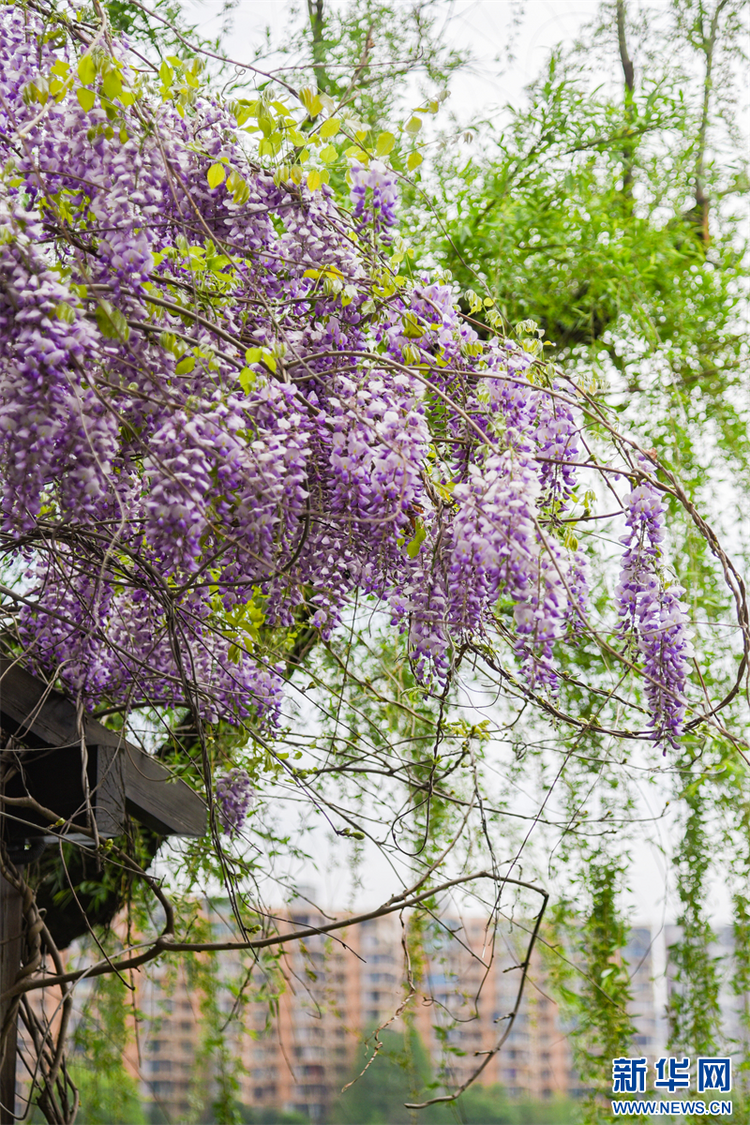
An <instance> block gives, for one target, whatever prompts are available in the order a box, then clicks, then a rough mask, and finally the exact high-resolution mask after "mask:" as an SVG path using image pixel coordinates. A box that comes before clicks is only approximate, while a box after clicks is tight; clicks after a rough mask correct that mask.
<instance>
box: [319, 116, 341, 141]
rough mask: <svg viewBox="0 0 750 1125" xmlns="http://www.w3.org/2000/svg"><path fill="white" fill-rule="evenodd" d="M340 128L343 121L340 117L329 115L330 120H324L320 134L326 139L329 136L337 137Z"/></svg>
mask: <svg viewBox="0 0 750 1125" xmlns="http://www.w3.org/2000/svg"><path fill="white" fill-rule="evenodd" d="M340 128H341V122H340V121H339V119H338V117H329V118H328V120H327V121H324V122H323V124H322V125H321V126H320V135H321V137H323V138H324V139H326V138H327V137H335V136H336V134H337V133H338V131H339V129H340Z"/></svg>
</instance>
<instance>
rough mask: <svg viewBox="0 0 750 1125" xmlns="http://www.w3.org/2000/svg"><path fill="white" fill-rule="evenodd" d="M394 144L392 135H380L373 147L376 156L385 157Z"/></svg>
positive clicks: (394, 139)
mask: <svg viewBox="0 0 750 1125" xmlns="http://www.w3.org/2000/svg"><path fill="white" fill-rule="evenodd" d="M395 143H396V138H395V137H394V135H393V133H381V134H380V136H379V137H378V143H377V144H376V145H375V155H376V156H387V155H388V153H389V152H390V151H391V149H392V148H393V146H394V145H395Z"/></svg>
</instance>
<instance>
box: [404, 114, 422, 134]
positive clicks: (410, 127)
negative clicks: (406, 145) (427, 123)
mask: <svg viewBox="0 0 750 1125" xmlns="http://www.w3.org/2000/svg"><path fill="white" fill-rule="evenodd" d="M421 128H422V122H421V121H420V119H419V118H418V117H412V118H411V119H410V120H409V121H407V122H406V131H407V133H411V135H412V136H413V137H414V136H416V134H417V133H418V132H419V130H420V129H421Z"/></svg>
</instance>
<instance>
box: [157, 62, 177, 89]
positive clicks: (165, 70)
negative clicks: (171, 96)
mask: <svg viewBox="0 0 750 1125" xmlns="http://www.w3.org/2000/svg"><path fill="white" fill-rule="evenodd" d="M159 77H160V78H161V80H162V82H163V83H164V85H165V86H171V85H172V79H173V78H174V71H173V70H172V67H171V66H170V65H169V63H168V62H163V63H162V64H161V66H160V67H159Z"/></svg>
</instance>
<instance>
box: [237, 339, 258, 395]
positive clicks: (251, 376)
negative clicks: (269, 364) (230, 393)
mask: <svg viewBox="0 0 750 1125" xmlns="http://www.w3.org/2000/svg"><path fill="white" fill-rule="evenodd" d="M258 351H260V348H258ZM239 379H240V386H241V387H242V389H243V391H244V392H245V394H246V395H249V394H250V391H251V390H252V389H253V387H254V386H255V384H256V383H257V382H258V376H257V375H256V374H255V372H254V371H251V370H250V368H249V367H243V368H242V370H241V371H240V375H239Z"/></svg>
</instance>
